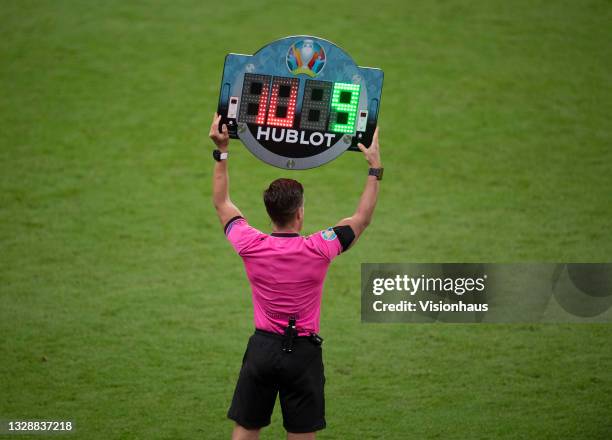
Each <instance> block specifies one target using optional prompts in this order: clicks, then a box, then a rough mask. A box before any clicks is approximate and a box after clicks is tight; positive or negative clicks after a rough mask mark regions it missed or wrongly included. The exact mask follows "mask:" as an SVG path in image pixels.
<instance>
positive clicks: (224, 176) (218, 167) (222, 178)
mask: <svg viewBox="0 0 612 440" xmlns="http://www.w3.org/2000/svg"><path fill="white" fill-rule="evenodd" d="M228 202H230V197H229V175H228V172H227V160H222V161H220V162H215V169H214V172H213V203H214V204H215V207H217V208H218V207H219V206H221V205H223V204H225V203H228Z"/></svg>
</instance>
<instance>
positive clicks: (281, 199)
mask: <svg viewBox="0 0 612 440" xmlns="http://www.w3.org/2000/svg"><path fill="white" fill-rule="evenodd" d="M263 199H264V204H265V205H266V211H268V215H269V216H270V218H271V219H272V221H273V222H274V224H275V225H277V226H287V224H288V223H289V222H290V221H291V220H293V218H294V216H295V213H296V212H297V210H298V209H299V208H300V207H301V206H302V204H303V202H304V187H303V186H302V184H301V183H300V182H298V181H297V180H293V179H276V180H275V181H273V182H272V183H271V184H270V186H269V187H268V189H266V190H265V191H264V193H263Z"/></svg>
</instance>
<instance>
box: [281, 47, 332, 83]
mask: <svg viewBox="0 0 612 440" xmlns="http://www.w3.org/2000/svg"><path fill="white" fill-rule="evenodd" d="M324 66H325V51H324V50H323V48H322V47H321V45H320V44H319V43H317V42H316V41H314V40H301V41H298V42H296V43H293V44H292V45H291V47H290V48H289V51H288V52H287V68H288V69H289V71H290V72H291V73H293V74H294V75H299V74H300V73H304V74H306V75H308V76H310V77H313V78H314V77H315V76H317V75H318V74H319V73H320V72H321V70H323V67H324Z"/></svg>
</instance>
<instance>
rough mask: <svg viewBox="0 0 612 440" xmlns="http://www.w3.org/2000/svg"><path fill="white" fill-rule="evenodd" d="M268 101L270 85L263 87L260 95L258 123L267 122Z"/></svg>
mask: <svg viewBox="0 0 612 440" xmlns="http://www.w3.org/2000/svg"><path fill="white" fill-rule="evenodd" d="M267 103H268V87H262V89H261V95H259V109H258V111H257V119H256V121H257V124H258V125H264V123H265V122H266V107H267V106H266V104H267Z"/></svg>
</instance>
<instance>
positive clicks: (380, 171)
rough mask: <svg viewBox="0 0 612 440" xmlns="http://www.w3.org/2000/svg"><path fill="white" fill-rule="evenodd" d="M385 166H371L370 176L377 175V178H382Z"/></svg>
mask: <svg viewBox="0 0 612 440" xmlns="http://www.w3.org/2000/svg"><path fill="white" fill-rule="evenodd" d="M384 170H385V169H384V168H370V169H369V171H368V176H376V180H382V178H383V171H384Z"/></svg>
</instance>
